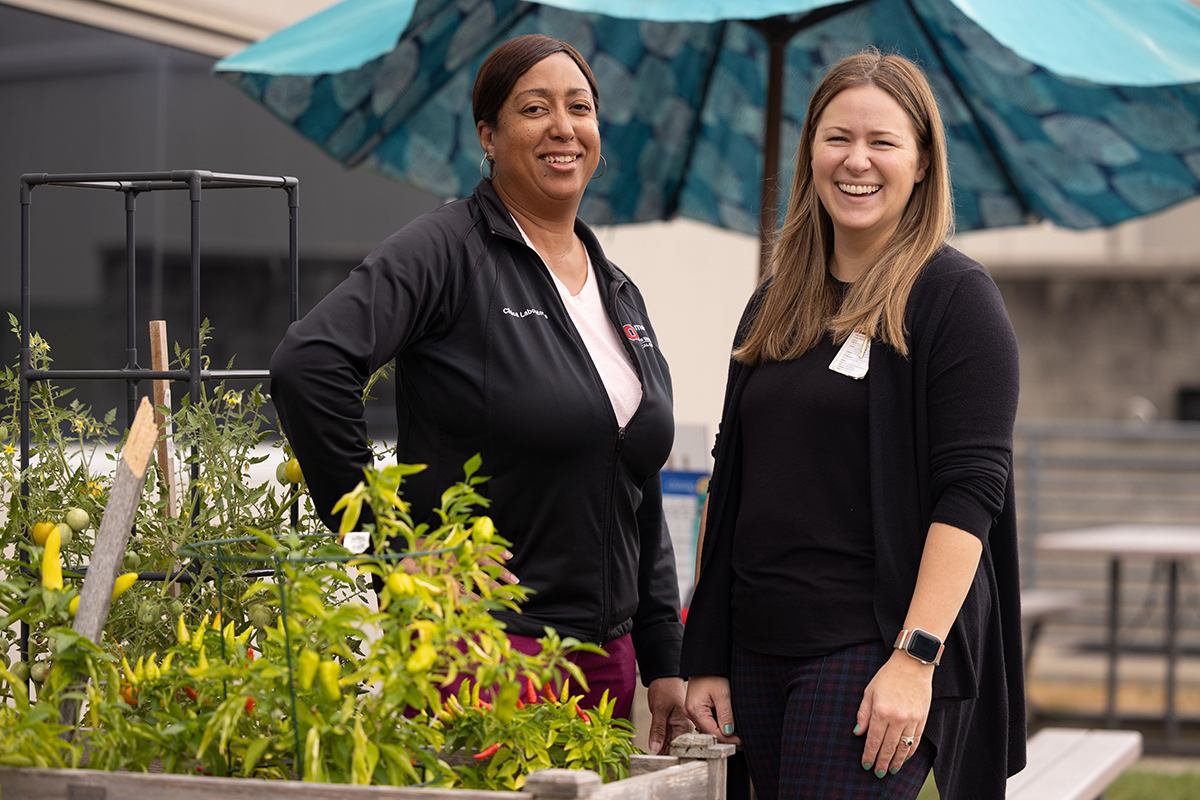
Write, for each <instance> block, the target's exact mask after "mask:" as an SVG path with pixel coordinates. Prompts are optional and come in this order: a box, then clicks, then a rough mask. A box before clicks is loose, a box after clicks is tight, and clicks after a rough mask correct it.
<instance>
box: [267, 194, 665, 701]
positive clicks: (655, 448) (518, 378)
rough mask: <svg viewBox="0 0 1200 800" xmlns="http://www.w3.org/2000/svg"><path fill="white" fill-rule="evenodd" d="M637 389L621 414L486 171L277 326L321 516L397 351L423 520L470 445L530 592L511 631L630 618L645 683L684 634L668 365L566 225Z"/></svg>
mask: <svg viewBox="0 0 1200 800" xmlns="http://www.w3.org/2000/svg"><path fill="white" fill-rule="evenodd" d="M575 232H576V234H577V235H578V236H579V238H580V239H581V240H582V241H583V243H584V245H585V246H586V247H587V249H588V252H589V254H590V255H591V258H592V263H593V265H594V268H595V275H596V279H597V281H598V286H599V289H600V293H601V296H602V297H603V298H604V301H605V304H606V306H607V308H608V314H609V317H610V318H611V319H612V322H613V325H614V326H615V327H616V329H617V331H618V333H619V334H620V336H621V339H622V341H623V342H624V343H625V345H626V348H627V351H628V353H629V356H630V358H631V359H632V361H633V365H634V368H635V370H636V371H637V374H638V377H639V378H640V379H641V383H642V401H641V405H640V406H639V407H638V409H637V412H636V413H635V414H634V416H633V418H632V419H630V420H629V422H628V423H627V424H626V426H625V427H624V428H621V427H619V426H618V424H617V420H616V416H615V414H614V413H613V410H612V404H611V402H610V401H609V398H608V394H607V392H606V391H605V389H604V385H603V383H602V382H601V379H600V375H599V373H598V372H597V371H596V368H595V366H594V365H593V363H592V360H591V357H590V356H589V355H588V352H587V348H586V346H585V345H584V343H583V340H582V339H581V338H580V336H579V334H578V332H577V331H576V329H575V326H574V324H573V323H572V322H571V320H570V317H569V315H568V313H567V310H566V307H565V306H564V305H563V302H562V298H561V297H560V296H559V293H558V289H557V288H556V286H555V284H554V281H553V278H552V276H551V275H550V272H549V270H548V269H547V268H546V266H545V264H544V263H543V262H542V260H541V258H540V257H539V256H538V254H537V252H536V251H534V250H533V249H532V248H531V247H529V245H527V244H526V243H525V241H524V239H523V238H522V236H521V233H520V230H519V229H518V228H517V227H516V224H515V223H514V222H513V219H512V216H511V215H510V214H509V213H508V210H507V209H506V208H505V207H504V205H503V203H502V202H501V201H500V198H499V197H498V196H497V195H496V193H495V191H494V190H493V189H492V187H491V184H490V183H488V182H486V181H484V182H481V183H480V184H479V186H477V187H476V189H475V193H474V195H473V196H472V197H468V198H465V199H463V200H458V201H456V202H453V203H449V204H447V205H445V206H442V207H441V208H439V209H437V210H435V211H432V212H430V213H428V214H425V215H423V216H421V217H420V218H418V219H416V220H414V221H413V222H412V223H410V224H409V225H407V226H405V227H404V228H403V229H401V230H400V231H398V232H397V233H395V234H393V235H392V236H391V237H389V238H388V239H387V240H386V241H384V242H383V243H382V244H381V245H379V246H378V247H377V248H375V250H374V251H373V252H372V253H371V254H370V255H369V256H367V258H366V260H365V261H363V263H362V264H361V265H359V266H358V267H357V268H355V269H354V270H353V271H352V272H351V273H350V276H349V277H348V278H347V279H346V281H345V282H343V283H342V284H341V285H340V286H338V287H337V288H336V289H334V290H333V292H331V293H330V294H329V295H328V296H327V297H326V298H325V299H323V300H322V301H321V302H320V303H319V304H317V306H316V307H315V308H314V309H313V310H312V311H311V312H309V314H308V315H306V316H305V317H304V319H302V320H300V321H299V322H296V323H293V324H292V326H291V327H290V328H289V329H288V332H287V336H286V337H285V338H284V340H283V342H282V343H281V344H280V345H279V348H278V349H277V350H276V351H275V355H274V357H273V358H272V359H271V392H272V398H273V400H274V402H275V407H276V409H277V411H278V413H279V419H280V424H281V425H282V427H283V430H284V431H285V432H286V434H287V436H288V440H289V441H290V442H291V445H292V447H293V449H294V450H295V452H296V456H297V458H298V459H299V460H300V464H301V466H302V468H303V470H304V475H305V478H306V480H307V482H308V485H309V490H310V491H311V493H312V498H313V502H314V504H315V506H316V508H317V510H318V512H319V513H320V514H321V516H322V519H323V520H324V521H325V523H326V524H327V525H329V526H330V527H335V526H336V521H335V519H334V517H333V516H332V515H331V514H330V513H329V510H330V509H332V508H333V506H334V503H336V501H337V500H338V498H339V497H341V495H342V494H344V493H345V492H347V491H349V490H350V489H352V488H353V487H354V486H355V485H356V484H357V483H358V481H360V480H361V479H362V470H363V468H364V467H366V466H367V465H369V464H370V463H371V451H370V449H369V447H368V444H367V429H366V422H365V420H364V418H363V407H362V402H361V399H360V398H361V392H362V388H363V386H364V385H365V383H366V381H367V379H368V378H369V377H370V375H371V374H372V373H373V372H374V371H375V370H376V369H378V368H379V367H381V366H383V365H384V364H386V363H388V362H389V361H391V360H392V359H393V358H394V359H396V367H397V370H396V372H397V391H396V415H397V422H398V425H399V435H398V455H397V457H398V459H399V461H400V462H402V463H409V464H427V465H428V469H426V470H425V471H424V472H421V473H418V474H417V475H414V476H412V477H410V478H408V479H407V480H406V481H405V485H404V497H405V499H406V500H408V501H409V502H411V503H412V508H413V514H414V517H415V518H417V519H421V518H422V517H421V515H422V513H428V512H429V511H430V510H431V509H433V508H434V507H436V506H438V505H440V496H441V493H442V491H443V490H445V489H446V488H447V487H449V486H450V485H452V484H453V483H455V482H456V481H459V480H461V479H462V474H463V473H462V468H463V464H464V463H465V462H466V461H467V459H469V458H470V457H471V456H472V455H474V454H475V453H477V452H478V453H481V454H482V456H483V467H482V470H481V472H482V474H484V475H490V476H491V479H490V480H489V481H487V482H486V483H484V484H482V486H481V492H482V493H483V494H485V495H486V496H488V497H489V498H490V499H491V506H490V508H489V509H488V512H487V513H488V514H489V515H490V516H491V517H492V519H493V520H495V523H496V527H497V529H498V532H499V533H500V534H501V535H502V536H504V537H505V538H506V539H508V540H509V541H511V542H512V543H513V544H512V547H510V548H509V549H510V550H511V551H512V553H513V558H512V559H511V560H510V561H509V562H508V567H509V569H511V570H512V572H513V573H514V574H515V575H517V576H518V577H519V578H520V580H521V584H522V585H523V586H526V587H528V588H530V589H533V590H534V592H535V593H534V594H533V595H532V596H531V597H530V598H529V599H528V600H527V601H526V602H525V603H524V604H523V606H522V611H523V613H521V614H514V613H511V612H496V616H497V617H499V618H501V619H502V620H503V621H504V622H505V624H506V626H507V629H508V631H509V632H510V633H515V634H519V635H524V636H541V635H543V633H544V627H545V626H550V627H553V628H554V629H556V630H557V631H558V632H559V633H560V634H562V635H564V636H574V637H577V638H579V639H582V640H585V641H589V642H596V643H599V644H604V643H605V642H608V641H611V640H613V639H616V638H618V637H620V636H624V635H625V634H626V633H629V632H631V631H632V633H633V644H634V647H635V649H636V650H637V656H638V663H639V666H640V668H641V674H642V681H643V682H644V683H646V684H647V685H649V683H650V681H652V680H654V679H655V678H660V677H665V676H674V675H677V674H678V665H679V644H680V641H681V639H682V637H683V629H682V625H681V624H680V620H679V598H678V589H677V583H676V578H675V566H674V563H675V562H674V556H673V554H672V549H671V541H670V538H669V536H668V533H667V528H666V523H665V521H664V519H663V513H662V486H661V483H660V479H659V470H660V468H661V467H662V464H663V463H664V462H665V461H666V458H667V455H668V454H669V452H670V449H671V442H672V439H673V437H674V421H673V417H672V399H671V379H670V374H669V372H668V369H667V363H666V361H665V360H664V358H663V356H662V353H661V352H660V351H659V349H658V340H657V337H656V336H655V335H654V330H653V328H652V327H651V325H650V320H649V318H648V317H647V315H646V308H645V304H644V303H643V301H642V297H641V294H640V293H639V292H638V290H637V288H636V287H635V286H634V285H633V283H632V282H630V280H629V279H628V278H627V277H626V276H625V275H624V274H623V273H622V272H621V271H620V270H618V269H617V268H616V267H614V266H613V265H611V264H610V263H609V262H608V260H607V259H606V258H605V257H604V253H603V251H602V250H601V248H600V245H599V243H598V242H597V240H596V237H595V235H594V234H593V233H592V232H591V230H590V229H588V227H587V226H586V225H584V224H583V222H581V221H579V220H576V223H575Z"/></svg>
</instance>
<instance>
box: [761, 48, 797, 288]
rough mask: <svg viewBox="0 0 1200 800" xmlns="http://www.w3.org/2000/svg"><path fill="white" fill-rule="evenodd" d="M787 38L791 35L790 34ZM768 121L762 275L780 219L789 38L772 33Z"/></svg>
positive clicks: (768, 86)
mask: <svg viewBox="0 0 1200 800" xmlns="http://www.w3.org/2000/svg"><path fill="white" fill-rule="evenodd" d="M787 38H791V36H790V35H789V36H788V37H787ZM767 44H768V46H769V60H768V64H767V120H766V125H767V127H766V131H765V132H764V133H765V135H764V137H763V180H762V200H761V203H760V205H759V211H758V232H759V260H758V277H759V278H760V279H762V278H764V277H766V275H767V268H768V265H769V264H770V262H771V251H772V250H773V249H774V246H775V226H776V224H777V221H778V219H779V214H778V211H777V209H776V207H777V205H778V203H779V127H780V124H781V123H782V117H783V56H784V49H785V48H786V47H787V39H785V38H783V37H781V36H768V37H767Z"/></svg>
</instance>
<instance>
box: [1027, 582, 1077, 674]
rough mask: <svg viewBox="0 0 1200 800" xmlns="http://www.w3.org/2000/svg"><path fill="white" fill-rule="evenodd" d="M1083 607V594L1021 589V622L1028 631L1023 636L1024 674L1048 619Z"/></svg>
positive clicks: (1059, 590) (1067, 591)
mask: <svg viewBox="0 0 1200 800" xmlns="http://www.w3.org/2000/svg"><path fill="white" fill-rule="evenodd" d="M1081 605H1083V593H1082V592H1076V591H1071V590H1070V589H1022V590H1021V622H1022V624H1023V625H1024V626H1025V627H1026V628H1027V629H1028V633H1026V635H1025V672H1026V673H1028V672H1029V664H1030V661H1032V659H1033V648H1034V645H1036V644H1037V640H1038V637H1040V636H1041V634H1042V626H1044V625H1045V624H1046V623H1047V622H1048V621H1049V620H1050V619H1052V618H1053V617H1057V616H1058V615H1060V614H1064V613H1066V612H1068V611H1073V610H1074V609H1076V608H1079V607H1080V606H1081Z"/></svg>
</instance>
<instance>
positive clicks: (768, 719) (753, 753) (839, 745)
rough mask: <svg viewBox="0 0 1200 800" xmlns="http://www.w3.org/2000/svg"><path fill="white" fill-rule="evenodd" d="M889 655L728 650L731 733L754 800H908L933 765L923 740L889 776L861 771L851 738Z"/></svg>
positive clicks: (870, 648)
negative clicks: (809, 655)
mask: <svg viewBox="0 0 1200 800" xmlns="http://www.w3.org/2000/svg"><path fill="white" fill-rule="evenodd" d="M889 655H890V653H889V652H888V650H887V648H886V647H884V645H883V644H882V643H881V642H872V643H869V644H863V645H856V646H854V647H849V648H846V649H845V650H842V651H840V652H837V653H834V654H832V655H828V656H820V657H816V658H792V657H787V656H771V655H764V654H762V653H756V652H753V651H751V650H747V649H745V648H743V647H740V646H738V645H737V644H735V645H734V648H733V665H732V666H733V668H732V675H731V677H730V686H731V690H732V694H733V713H734V719H735V721H736V726H737V733H738V735H739V736H740V737H741V739H742V744H743V746H744V749H745V753H746V762H747V764H748V766H749V768H750V777H751V779H752V780H753V781H754V789H755V793H756V794H757V796H758V798H759V800H801V798H805V799H807V798H812V799H813V800H817V798H820V800H835V799H836V798H846V799H847V800H850V799H853V800H861V798H874V799H876V800H885V799H886V800H913V799H914V798H916V796H917V794H918V793H919V792H920V791H921V786H922V785H924V783H925V777H926V775H927V774H928V773H929V769H930V767H931V766H932V765H933V757H934V748H933V745H931V744H930V743H929V742H928V741H927V740H924V739H922V741H921V743H920V745H918V747H917V750H916V752H915V753H913V754H912V756H911V757H910V758H909V760H908V762H907V763H906V764H905V765H904V766H903V767H902V768H901V769H900V771H899V772H898V773H896V774H895V775H891V774H888V775H885V776H884V777H883V778H876V777H875V774H874V772H867V771H866V770H864V769H863V768H862V752H863V745H864V737H862V736H855V735H854V734H853V732H852V731H853V730H854V725H855V721H856V719H855V718H856V715H857V713H858V707H859V704H860V703H862V698H863V692H864V691H865V690H866V688H867V684H868V683H870V681H871V678H873V677H874V676H875V673H876V672H877V671H878V670H879V668H880V667H881V666H883V664H884V662H885V661H887V659H888V656H889Z"/></svg>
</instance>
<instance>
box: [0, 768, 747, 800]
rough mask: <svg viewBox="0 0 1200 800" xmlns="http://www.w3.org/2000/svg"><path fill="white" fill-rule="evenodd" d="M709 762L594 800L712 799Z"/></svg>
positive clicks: (622, 786)
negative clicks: (710, 797)
mask: <svg viewBox="0 0 1200 800" xmlns="http://www.w3.org/2000/svg"><path fill="white" fill-rule="evenodd" d="M711 763H712V764H716V763H718V762H711ZM720 763H724V762H720ZM709 766H710V762H708V761H692V762H689V763H687V764H679V765H678V766H674V767H667V768H666V769H662V770H658V771H657V772H651V773H648V774H646V775H639V776H637V777H636V778H626V779H625V780H623V781H616V782H614V783H608V784H605V785H604V786H602V787H600V789H599V790H598V791H596V792H595V793H593V794H592V795H590V797H591V800H708V798H709V796H710V795H709ZM526 788H527V789H528V786H527V787H526ZM538 797H541V795H538ZM5 800H8V797H7V795H6V796H5Z"/></svg>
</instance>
